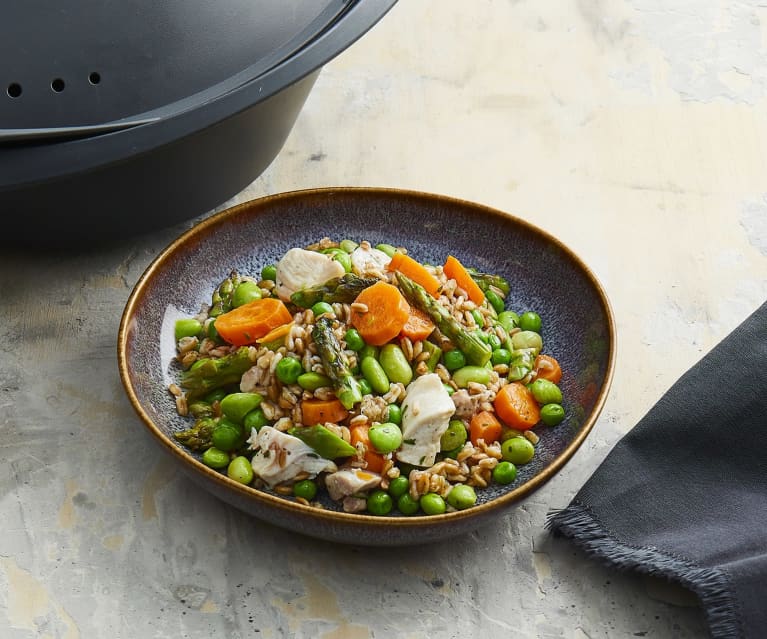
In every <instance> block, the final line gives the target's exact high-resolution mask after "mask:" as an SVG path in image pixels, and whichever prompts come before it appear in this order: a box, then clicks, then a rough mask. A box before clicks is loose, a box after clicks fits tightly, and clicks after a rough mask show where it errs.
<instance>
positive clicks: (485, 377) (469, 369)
mask: <svg viewBox="0 0 767 639" xmlns="http://www.w3.org/2000/svg"><path fill="white" fill-rule="evenodd" d="M490 372H491V371H490V370H489V369H487V368H485V367H484V366H464V367H463V368H459V369H458V370H457V371H455V372H454V373H453V381H454V382H455V383H456V384H457V385H458V387H459V388H466V387H467V386H468V385H469V382H476V383H477V384H484V385H485V386H487V384H489V383H490Z"/></svg>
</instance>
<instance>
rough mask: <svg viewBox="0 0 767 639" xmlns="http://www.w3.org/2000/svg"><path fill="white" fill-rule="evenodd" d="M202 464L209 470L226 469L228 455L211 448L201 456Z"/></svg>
mask: <svg viewBox="0 0 767 639" xmlns="http://www.w3.org/2000/svg"><path fill="white" fill-rule="evenodd" d="M202 463H203V464H205V465H206V466H210V468H226V466H228V465H229V453H225V452H224V451H223V450H219V449H218V448H215V447H211V448H208V450H206V451H205V452H204V453H203V454H202Z"/></svg>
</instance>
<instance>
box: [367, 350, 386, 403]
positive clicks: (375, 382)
mask: <svg viewBox="0 0 767 639" xmlns="http://www.w3.org/2000/svg"><path fill="white" fill-rule="evenodd" d="M360 368H361V369H362V374H363V375H364V376H365V379H366V380H367V381H368V383H369V384H370V387H371V388H372V389H373V390H374V391H375V392H376V393H381V394H383V393H388V392H389V378H388V377H386V373H385V372H384V369H383V368H382V367H381V365H380V364H379V363H378V361H377V360H375V359H373V358H372V357H365V358H364V359H363V360H362V363H361V364H360Z"/></svg>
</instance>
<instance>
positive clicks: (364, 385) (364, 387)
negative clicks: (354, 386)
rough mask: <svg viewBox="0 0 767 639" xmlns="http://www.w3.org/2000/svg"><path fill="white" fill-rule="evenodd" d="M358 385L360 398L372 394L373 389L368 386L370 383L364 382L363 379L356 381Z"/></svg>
mask: <svg viewBox="0 0 767 639" xmlns="http://www.w3.org/2000/svg"><path fill="white" fill-rule="evenodd" d="M357 381H358V382H359V385H360V393H362V396H363V397H364V396H365V395H370V394H371V393H372V392H373V387H372V386H371V385H370V382H369V381H368V380H366V379H365V378H364V377H362V378H361V379H359V380H357Z"/></svg>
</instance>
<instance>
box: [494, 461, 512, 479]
mask: <svg viewBox="0 0 767 639" xmlns="http://www.w3.org/2000/svg"><path fill="white" fill-rule="evenodd" d="M516 478H517V467H516V466H515V465H514V464H512V463H511V462H509V461H502V462H500V463H499V464H498V465H497V466H496V467H495V468H493V481H494V482H495V483H496V484H510V483H511V482H513V481H514V480H515V479H516Z"/></svg>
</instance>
